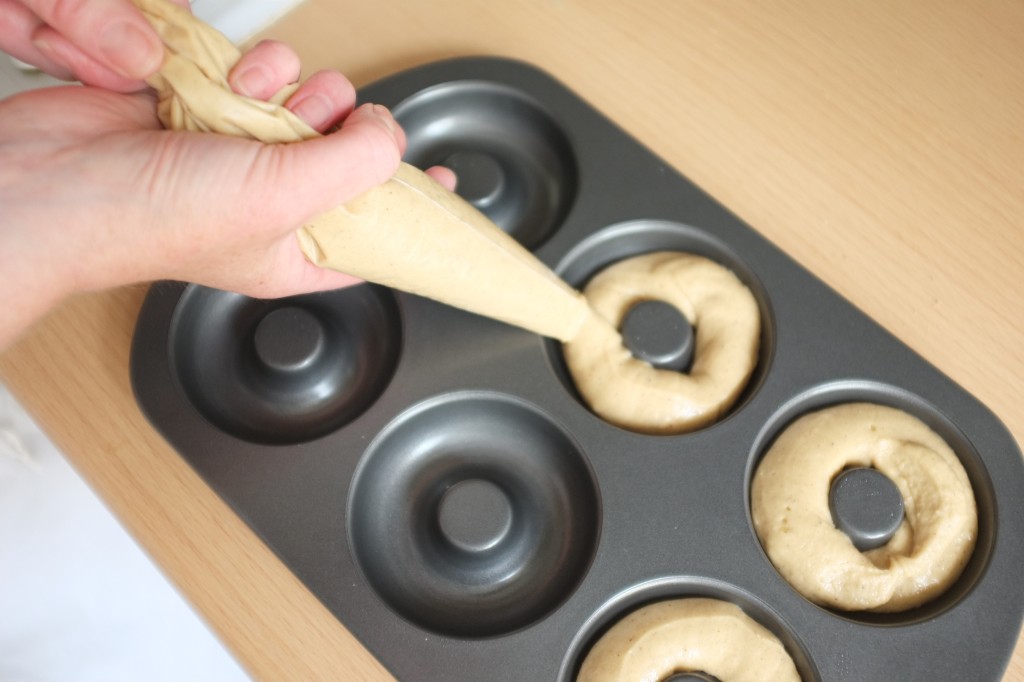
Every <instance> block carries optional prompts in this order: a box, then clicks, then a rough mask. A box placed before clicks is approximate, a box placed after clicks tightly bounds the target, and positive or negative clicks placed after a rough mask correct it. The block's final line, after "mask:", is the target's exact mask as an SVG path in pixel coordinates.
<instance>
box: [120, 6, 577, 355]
mask: <svg viewBox="0 0 1024 682" xmlns="http://www.w3.org/2000/svg"><path fill="white" fill-rule="evenodd" d="M133 1H134V3H135V5H136V6H138V8H139V9H140V10H142V12H143V14H144V15H145V16H146V18H147V19H148V20H149V22H150V23H151V24H152V25H153V27H154V28H155V29H156V31H157V33H158V34H159V35H160V37H161V39H162V40H163V43H164V46H165V50H164V61H163V65H162V66H161V67H160V70H159V71H158V72H157V73H156V74H155V75H154V76H152V77H151V78H150V79H149V81H148V84H149V85H150V86H151V87H153V88H154V89H155V90H156V92H157V96H158V115H159V117H160V121H161V122H162V123H163V125H164V126H165V127H166V128H170V129H174V130H193V131H203V132H216V133H221V134H226V135H235V136H240V137H247V138H252V139H256V140H259V141H261V142H265V143H269V144H278V143H288V142H298V141H301V140H307V139H311V138H314V137H318V136H319V135H320V133H318V132H317V131H315V130H313V129H312V128H310V127H309V126H308V125H306V123H305V122H304V121H302V120H301V119H299V118H298V117H297V116H295V115H294V114H292V112H291V111H289V110H287V109H286V108H285V107H284V106H283V103H284V101H285V100H286V99H287V98H288V97H289V96H290V95H291V94H292V92H294V88H295V87H297V86H291V87H289V88H286V89H284V90H282V91H281V92H279V93H277V94H276V95H275V96H274V97H273V98H272V99H271V100H270V101H268V102H264V101H261V100H256V99H250V98H247V97H243V96H241V95H238V94H236V93H235V92H233V91H232V90H231V87H230V86H229V85H228V82H227V76H228V72H229V71H230V69H231V68H232V66H234V64H235V63H236V62H237V61H238V59H239V58H240V57H241V52H240V51H239V50H238V48H236V47H235V46H234V44H232V43H231V41H229V40H228V39H227V38H226V37H225V36H223V35H222V34H220V33H219V32H218V31H216V30H215V29H214V28H212V27H211V26H209V25H207V24H206V23H204V22H203V21H201V20H199V19H197V18H195V17H194V16H192V14H191V13H189V12H188V11H187V10H185V9H183V8H181V7H179V6H177V5H175V4H173V3H171V2H168V0H133ZM297 237H298V239H299V244H300V246H301V248H302V251H303V253H304V254H305V256H306V257H307V258H308V259H309V260H310V261H312V262H313V263H315V264H316V265H319V266H321V267H327V268H330V269H334V270H339V271H341V272H345V273H348V274H350V275H353V276H355V277H359V278H361V279H364V280H368V281H370V282H375V283H377V284H383V285H385V286H389V287H393V288H395V289H401V290H403V291H407V292H410V293H413V294H418V295H420V296H425V297H428V298H432V299H435V300H438V301H441V302H442V303H446V304H449V305H452V306H455V307H458V308H462V309H464V310H468V311H470V312H474V313H477V314H480V315H485V316H487V317H492V318H495V319H498V320H501V321H503V322H506V323H509V324H512V325H515V326H518V327H522V328H524V329H527V330H529V331H532V332H535V333H537V334H540V335H542V336H550V337H553V338H556V339H558V340H560V341H570V340H572V339H573V338H574V337H576V335H577V334H578V333H579V332H580V330H581V328H582V327H583V325H584V322H585V321H587V319H588V317H589V316H590V313H591V311H590V307H589V305H588V304H587V301H586V299H585V298H584V297H583V295H582V294H580V293H579V292H578V291H576V290H575V289H573V288H572V287H570V286H569V285H568V284H566V283H565V282H564V281H562V280H561V279H560V278H559V277H558V276H557V275H555V273H553V272H552V271H551V270H550V269H549V268H547V267H546V266H545V265H544V264H543V263H541V262H540V261H539V260H538V259H537V258H536V257H534V256H533V254H531V253H530V252H529V251H527V250H526V249H525V248H523V247H522V246H521V245H520V244H519V243H518V242H517V241H515V239H513V238H512V237H510V236H509V235H508V234H506V233H505V232H504V231H502V230H501V228H499V227H498V226H496V225H495V224H494V223H492V222H491V221H490V220H489V219H488V218H487V217H485V216H484V215H483V214H482V213H480V212H479V211H477V210H476V209H475V208H473V207H472V206H471V205H469V204H468V203H467V202H466V201H464V200H463V199H462V198H461V197H459V196H458V195H456V194H454V193H452V192H449V191H448V190H447V189H445V188H444V187H442V186H441V185H439V184H437V183H436V182H435V181H434V180H433V179H432V178H430V177H429V176H427V175H426V174H425V173H423V172H422V171H420V170H419V169H417V168H415V167H414V166H411V165H409V164H406V163H404V162H403V163H402V164H401V165H400V167H399V169H398V171H397V172H396V173H395V174H394V176H393V177H392V178H391V179H390V180H388V181H387V182H385V183H384V184H383V185H380V186H378V187H376V188H374V189H371V190H369V191H368V192H366V193H364V194H362V195H360V196H358V197H356V198H355V199H353V200H352V201H350V202H348V203H346V204H344V205H342V206H339V207H337V208H335V209H333V210H330V211H328V212H326V213H323V214H321V215H319V216H316V217H315V218H313V219H312V220H311V221H310V222H308V223H307V224H305V225H303V226H302V227H301V228H300V229H299V230H298V233H297Z"/></svg>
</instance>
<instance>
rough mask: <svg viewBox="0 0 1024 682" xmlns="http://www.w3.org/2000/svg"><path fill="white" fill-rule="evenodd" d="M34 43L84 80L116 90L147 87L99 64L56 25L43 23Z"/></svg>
mask: <svg viewBox="0 0 1024 682" xmlns="http://www.w3.org/2000/svg"><path fill="white" fill-rule="evenodd" d="M32 44H33V45H34V46H35V47H36V49H37V50H39V52H40V54H42V55H43V56H45V57H46V58H47V59H49V60H50V61H52V62H54V63H56V64H60V65H61V66H62V67H63V68H64V69H66V70H67V72H68V73H69V74H71V77H72V78H77V79H78V80H80V81H82V82H83V83H87V84H89V85H95V86H97V87H100V88H104V89H106V90H114V91H116V92H134V91H136V90H140V89H141V88H143V87H145V83H143V82H142V81H141V80H137V79H132V78H126V77H124V76H122V75H120V74H118V73H115V72H114V71H111V70H110V69H109V68H107V67H106V66H104V65H103V64H101V63H99V62H98V61H96V60H95V59H93V58H92V57H90V56H89V55H87V54H86V53H85V52H83V51H82V50H80V49H78V48H77V47H75V45H73V44H72V43H71V41H69V40H68V39H67V38H65V37H64V36H62V35H61V34H60V33H58V32H57V31H56V30H54V29H53V28H51V27H49V26H46V25H43V26H40V27H39V28H37V29H36V30H35V31H34V32H33V33H32Z"/></svg>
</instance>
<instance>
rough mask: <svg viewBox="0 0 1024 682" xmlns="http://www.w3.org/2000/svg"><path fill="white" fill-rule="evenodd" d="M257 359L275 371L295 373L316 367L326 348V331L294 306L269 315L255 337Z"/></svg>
mask: <svg viewBox="0 0 1024 682" xmlns="http://www.w3.org/2000/svg"><path fill="white" fill-rule="evenodd" d="M253 344H254V346H255V348H256V356H257V357H258V358H259V359H260V361H261V362H262V363H263V364H264V365H266V366H267V367H270V368H272V369H276V370H281V371H296V370H300V369H303V368H304V367H308V366H309V365H311V364H313V361H314V360H316V358H317V356H318V355H319V354H320V352H321V350H322V349H323V347H324V328H323V325H322V324H320V321H319V320H318V319H317V318H316V316H315V315H313V314H312V313H311V312H309V311H308V310H305V309H303V308H299V307H295V306H286V307H284V308H278V309H276V310H272V311H271V312H270V313H268V314H267V315H266V316H265V317H264V318H263V319H262V320H260V322H259V324H258V325H257V327H256V333H255V334H254V336H253Z"/></svg>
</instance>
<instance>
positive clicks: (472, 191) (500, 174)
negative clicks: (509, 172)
mask: <svg viewBox="0 0 1024 682" xmlns="http://www.w3.org/2000/svg"><path fill="white" fill-rule="evenodd" d="M444 165H445V166H447V167H448V168H450V169H451V170H453V171H455V175H456V176H458V178H459V182H458V185H457V187H456V189H455V191H456V192H457V193H458V194H459V196H461V197H462V198H463V199H465V200H466V201H468V202H469V203H471V204H472V205H473V206H474V207H475V208H478V209H484V208H487V207H488V206H490V205H491V204H493V203H494V202H495V200H496V199H497V198H498V197H499V196H500V195H501V192H502V191H503V190H504V188H505V171H504V170H503V169H502V167H501V164H500V163H498V161H497V160H496V159H495V158H494V157H493V156H491V155H490V154H484V153H482V152H473V151H459V152H455V153H454V154H451V155H450V156H448V158H446V159H445V161H444Z"/></svg>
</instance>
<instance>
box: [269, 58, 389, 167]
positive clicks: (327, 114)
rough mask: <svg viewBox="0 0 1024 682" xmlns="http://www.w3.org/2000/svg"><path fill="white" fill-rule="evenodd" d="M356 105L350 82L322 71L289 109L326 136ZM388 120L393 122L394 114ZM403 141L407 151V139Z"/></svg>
mask: <svg viewBox="0 0 1024 682" xmlns="http://www.w3.org/2000/svg"><path fill="white" fill-rule="evenodd" d="M355 103H356V91H355V88H354V87H352V83H350V82H349V80H348V79H347V78H345V77H344V76H342V75H341V74H340V73H338V72H337V71H318V72H316V73H314V74H313V75H312V76H310V77H309V78H308V79H306V81H305V82H304V83H303V84H302V85H301V86H299V89H298V90H296V91H295V93H294V94H293V95H292V96H291V97H289V98H288V101H287V102H285V106H286V107H287V108H288V109H290V110H291V111H292V112H293V113H294V114H295V115H297V116H298V117H299V118H301V119H302V120H303V121H305V122H306V123H308V124H309V125H310V127H312V128H313V129H315V130H317V131H319V132H321V133H323V132H326V131H328V130H330V129H331V128H333V127H334V126H336V125H338V124H339V123H341V122H342V120H343V119H345V118H346V117H348V116H349V115H350V114H351V113H352V109H353V107H354V106H355ZM387 117H388V119H391V114H390V113H388V115H387ZM392 122H393V121H392ZM401 140H402V148H403V149H404V141H405V138H404V135H403V136H401Z"/></svg>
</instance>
